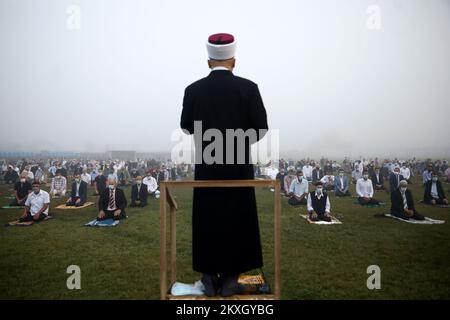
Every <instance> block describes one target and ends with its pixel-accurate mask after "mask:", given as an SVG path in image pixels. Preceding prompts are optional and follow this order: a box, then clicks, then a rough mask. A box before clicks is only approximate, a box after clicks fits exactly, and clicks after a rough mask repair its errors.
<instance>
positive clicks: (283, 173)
mask: <svg viewBox="0 0 450 320" xmlns="http://www.w3.org/2000/svg"><path fill="white" fill-rule="evenodd" d="M285 177H286V171H285V170H284V168H281V169H280V172H278V173H277V176H276V179H277V180H279V181H280V184H281V192H282V193H284V194H286V190H285V189H284V178H285Z"/></svg>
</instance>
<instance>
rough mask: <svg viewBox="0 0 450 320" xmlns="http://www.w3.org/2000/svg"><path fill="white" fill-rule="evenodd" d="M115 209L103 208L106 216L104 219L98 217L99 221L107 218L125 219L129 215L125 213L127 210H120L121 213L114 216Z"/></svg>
mask: <svg viewBox="0 0 450 320" xmlns="http://www.w3.org/2000/svg"><path fill="white" fill-rule="evenodd" d="M114 211H115V210H103V212H104V213H105V216H104V217H103V218H102V219H100V218H97V221H102V220H107V219H113V220H121V219H125V218H126V217H127V215H126V214H125V210H122V212H120V215H119V216H118V217H116V216H114Z"/></svg>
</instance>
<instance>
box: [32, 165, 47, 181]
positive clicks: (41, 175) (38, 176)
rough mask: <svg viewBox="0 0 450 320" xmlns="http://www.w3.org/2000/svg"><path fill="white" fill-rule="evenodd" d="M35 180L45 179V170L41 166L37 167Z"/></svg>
mask: <svg viewBox="0 0 450 320" xmlns="http://www.w3.org/2000/svg"><path fill="white" fill-rule="evenodd" d="M34 180H37V181H39V182H44V181H45V175H44V170H42V168H41V167H40V166H38V167H37V169H36V172H35V173H34Z"/></svg>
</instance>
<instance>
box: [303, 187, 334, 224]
mask: <svg viewBox="0 0 450 320" xmlns="http://www.w3.org/2000/svg"><path fill="white" fill-rule="evenodd" d="M306 208H307V210H308V213H309V219H310V220H311V221H327V222H331V216H330V212H331V207H330V199H329V198H328V195H327V193H326V192H324V191H323V185H322V182H320V181H319V182H317V183H316V190H315V191H311V192H309V193H308V201H307V205H306Z"/></svg>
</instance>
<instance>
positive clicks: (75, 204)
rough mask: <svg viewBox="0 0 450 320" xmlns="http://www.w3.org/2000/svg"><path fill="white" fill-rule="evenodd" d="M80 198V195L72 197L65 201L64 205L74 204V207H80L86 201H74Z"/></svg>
mask: <svg viewBox="0 0 450 320" xmlns="http://www.w3.org/2000/svg"><path fill="white" fill-rule="evenodd" d="M78 199H80V197H72V198H70V199H69V200H67V202H66V206H75V207H81V206H82V205H84V204H85V203H86V201H80V203H76V202H77V200H78Z"/></svg>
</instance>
